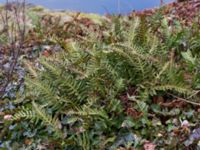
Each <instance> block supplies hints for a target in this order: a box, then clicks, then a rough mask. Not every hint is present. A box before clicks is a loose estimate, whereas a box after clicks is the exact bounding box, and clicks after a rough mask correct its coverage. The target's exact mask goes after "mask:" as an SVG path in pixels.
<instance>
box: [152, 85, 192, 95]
mask: <svg viewBox="0 0 200 150" xmlns="http://www.w3.org/2000/svg"><path fill="white" fill-rule="evenodd" d="M150 91H151V92H150V93H151V94H150V95H156V91H164V92H166V91H171V92H176V93H179V94H182V95H187V96H189V95H193V94H194V92H193V91H192V90H190V89H188V88H185V87H183V86H178V85H160V86H153V87H151V89H150Z"/></svg>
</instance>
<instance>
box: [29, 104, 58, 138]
mask: <svg viewBox="0 0 200 150" xmlns="http://www.w3.org/2000/svg"><path fill="white" fill-rule="evenodd" d="M32 105H33V111H34V112H35V114H36V115H37V118H39V119H40V120H42V123H43V124H45V125H47V126H50V127H51V128H52V129H53V131H55V133H56V136H58V137H62V132H61V123H60V121H59V119H58V118H56V117H54V118H52V116H50V115H48V114H47V113H46V112H45V110H44V109H43V108H42V107H41V106H39V105H37V104H36V103H35V102H32Z"/></svg>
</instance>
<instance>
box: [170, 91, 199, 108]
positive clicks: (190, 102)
mask: <svg viewBox="0 0 200 150" xmlns="http://www.w3.org/2000/svg"><path fill="white" fill-rule="evenodd" d="M168 94H169V95H171V96H173V97H175V98H177V99H178V100H181V101H184V102H186V103H189V104H192V105H195V106H200V103H197V102H193V101H190V100H188V99H185V98H181V97H178V96H176V95H174V94H171V93H168ZM190 97H191V96H190Z"/></svg>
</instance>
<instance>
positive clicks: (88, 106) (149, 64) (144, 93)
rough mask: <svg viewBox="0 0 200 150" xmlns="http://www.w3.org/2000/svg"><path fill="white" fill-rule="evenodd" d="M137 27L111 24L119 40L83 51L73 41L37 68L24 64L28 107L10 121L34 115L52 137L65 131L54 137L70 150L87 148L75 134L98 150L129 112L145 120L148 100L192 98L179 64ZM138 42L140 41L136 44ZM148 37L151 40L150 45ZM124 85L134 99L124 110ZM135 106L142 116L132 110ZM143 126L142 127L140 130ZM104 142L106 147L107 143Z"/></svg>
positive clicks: (148, 34) (94, 45)
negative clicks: (172, 96) (131, 90)
mask: <svg viewBox="0 0 200 150" xmlns="http://www.w3.org/2000/svg"><path fill="white" fill-rule="evenodd" d="M116 23H117V22H116ZM138 25H139V20H136V22H135V23H134V24H133V25H130V29H134V30H133V31H132V32H133V33H131V30H126V32H124V31H123V32H122V31H121V27H117V26H116V28H115V30H114V31H115V32H118V31H116V30H119V32H120V35H123V36H122V37H123V38H124V39H123V40H122V41H117V39H118V38H116V39H115V40H116V41H114V42H108V43H109V44H108V43H107V42H105V43H101V44H100V45H99V43H98V45H97V44H96V43H95V42H94V43H90V45H89V46H88V47H87V44H86V45H84V49H81V45H78V44H74V42H73V43H70V44H69V45H70V46H66V47H65V48H66V49H65V51H63V52H60V53H56V54H53V55H52V56H49V57H47V58H46V57H42V58H40V59H39V62H40V64H41V66H42V69H38V68H34V67H33V66H29V70H30V74H31V72H34V76H33V75H32V76H31V75H28V76H27V78H26V81H25V82H26V92H25V98H24V101H23V103H24V104H26V102H27V103H30V102H31V104H32V109H31V112H30V113H29V110H28V111H27V110H26V112H25V113H23V110H22V112H19V113H18V115H16V118H20V116H21V117H22V118H26V119H30V118H31V117H33V118H34V117H36V118H38V119H39V120H41V123H43V124H45V125H46V126H50V127H51V128H52V129H53V130H54V131H55V132H56V133H60V132H62V131H63V132H65V133H64V134H65V135H64V136H63V135H62V134H56V135H60V137H59V139H62V140H61V143H62V144H63V143H64V145H65V146H66V147H68V146H72V145H73V146H75V148H74V149H79V148H80V147H79V148H77V147H76V145H81V144H85V145H86V146H87V147H88V143H89V142H91V141H84V140H85V139H81V140H83V141H84V142H83V141H81V142H82V143H81V142H80V143H78V144H77V142H78V140H77V138H80V137H81V138H85V136H81V135H83V134H85V135H86V134H87V135H88V136H90V138H91V137H96V139H98V140H97V141H98V142H97V144H94V143H93V144H91V143H89V144H91V145H90V146H89V147H90V148H89V149H100V148H101V142H100V141H101V138H102V136H103V138H104V140H105V141H109V137H112V136H113V133H117V132H118V131H119V130H121V129H122V128H123V127H122V124H123V122H124V120H126V119H127V118H128V117H130V116H131V115H129V114H132V116H133V115H134V114H141V115H140V116H144V117H145V118H146V119H148V111H149V107H147V103H151V97H152V96H156V95H166V94H168V93H173V94H175V95H177V96H180V97H183V98H184V97H186V96H189V95H192V94H193V90H192V88H191V85H188V83H187V82H185V81H184V78H183V73H182V71H181V69H182V68H181V65H180V64H178V63H176V62H175V61H170V58H169V57H168V56H167V55H166V53H165V52H163V49H165V48H166V47H167V46H166V45H164V44H163V43H159V42H158V38H157V37H156V36H155V35H154V34H152V33H151V32H150V31H148V32H147V31H145V32H143V31H141V32H140V34H136V33H135V32H137V29H139V28H138ZM142 28H143V27H142ZM116 34H117V33H116ZM127 35H129V36H127ZM137 36H140V37H137ZM142 36H144V37H142ZM138 38H139V39H140V38H141V40H142V41H141V40H139V42H138V40H137V39H138ZM151 38H152V39H154V42H152V43H151V42H150V39H151ZM137 42H138V43H137ZM141 42H142V44H141ZM72 45H73V46H72ZM163 45H164V46H163ZM85 47H86V49H85ZM87 48H88V49H87ZM165 51H167V50H165ZM33 70H36V71H33ZM128 86H129V87H130V86H132V87H135V91H136V92H135V93H134V94H135V95H134V94H133V93H132V94H133V95H130V97H132V98H135V99H134V100H133V101H131V102H129V100H130V99H128V98H127V97H126V98H125V100H124V101H125V103H126V104H128V105H130V106H125V105H123V104H122V102H121V101H120V98H119V97H120V95H121V93H122V92H124V91H126V90H127V87H128ZM127 101H128V102H127ZM135 105H136V106H135ZM144 106H145V107H144ZM123 107H127V108H123ZM135 107H136V108H138V110H139V111H143V112H137V110H134V109H133V108H135ZM144 108H145V109H144ZM125 111H130V112H125ZM32 114H33V115H32ZM26 116H27V117H26ZM136 118H138V116H137V117H136ZM141 122H142V121H141ZM147 126H148V123H146V124H145V125H141V126H140V127H147ZM135 128H137V127H135ZM135 128H134V126H133V127H132V128H131V129H129V130H134V129H135ZM77 130H78V131H77ZM122 130H126V129H122ZM83 132H84V133H83ZM86 132H87V133H86ZM74 138H76V139H74ZM87 138H89V137H87ZM66 139H67V140H66ZM115 139H116V138H114V140H115ZM68 140H69V141H70V140H72V141H71V142H69V141H68ZM88 140H89V139H88ZM114 140H113V141H114ZM113 141H112V142H113ZM106 144H107V145H106V146H107V147H110V146H111V145H112V143H109V142H107V143H106ZM81 146H82V145H81Z"/></svg>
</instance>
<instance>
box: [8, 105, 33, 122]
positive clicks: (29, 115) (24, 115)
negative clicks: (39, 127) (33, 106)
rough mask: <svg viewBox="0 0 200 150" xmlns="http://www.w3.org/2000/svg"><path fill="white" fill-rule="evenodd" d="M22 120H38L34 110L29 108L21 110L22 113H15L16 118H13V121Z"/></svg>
mask: <svg viewBox="0 0 200 150" xmlns="http://www.w3.org/2000/svg"><path fill="white" fill-rule="evenodd" d="M21 119H30V120H36V115H35V112H33V111H32V110H29V109H27V108H24V107H22V108H20V111H19V112H17V113H15V114H14V116H13V117H12V120H13V121H15V120H21Z"/></svg>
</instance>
